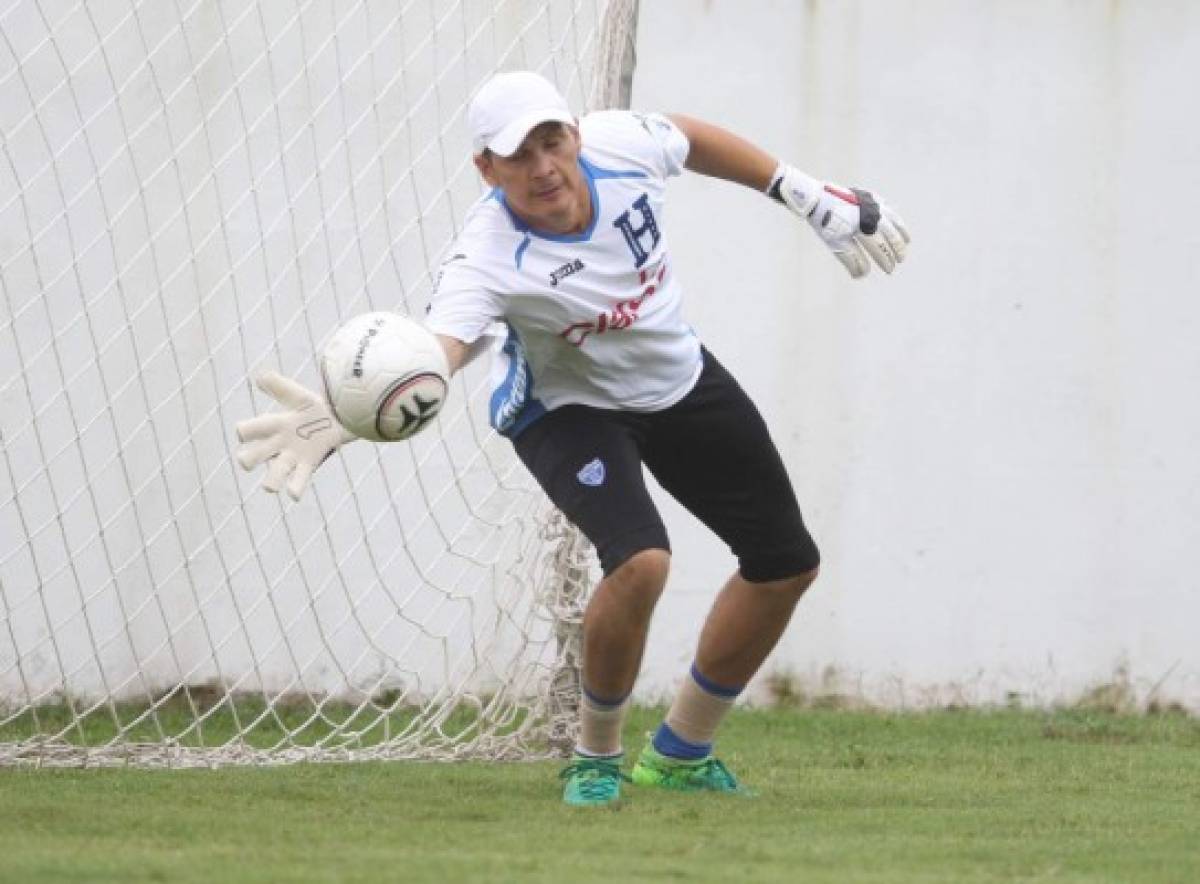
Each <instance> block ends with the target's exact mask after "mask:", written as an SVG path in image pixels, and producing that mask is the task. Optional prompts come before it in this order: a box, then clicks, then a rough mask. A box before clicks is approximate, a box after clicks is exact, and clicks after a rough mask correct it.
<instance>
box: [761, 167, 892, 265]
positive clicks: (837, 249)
mask: <svg viewBox="0 0 1200 884" xmlns="http://www.w3.org/2000/svg"><path fill="white" fill-rule="evenodd" d="M767 195H768V196H770V197H772V198H773V199H776V200H778V201H779V202H781V203H783V204H784V205H785V206H787V207H788V208H789V209H791V210H792V211H793V212H795V213H796V214H797V215H799V216H800V217H801V218H804V219H806V220H807V221H808V223H809V224H811V225H812V227H813V230H815V231H816V232H817V236H819V237H821V241H822V242H824V243H825V245H827V246H828V247H829V250H830V251H831V252H833V254H834V256H835V257H836V258H837V259H838V260H839V261H841V262H842V265H843V266H844V267H845V268H846V270H847V271H849V273H850V275H851V276H852V277H854V278H855V279H858V278H859V277H860V276H866V275H867V272H868V271H869V270H870V269H871V261H872V260H874V262H875V263H876V264H878V265H879V269H880V270H883V271H884V272H885V273H891V272H892V271H893V270H895V269H896V265H897V264H899V263H900V262H901V261H903V260H904V253H905V251H906V250H907V248H908V243H909V241H910V237H909V235H908V229H907V228H905V226H904V222H903V221H901V220H900V216H899V215H897V214H896V213H895V212H893V211H892V210H891V209H890V208H888V207H887V206H886V205H884V204H883V202H882V201H881V200H880V199H879V198H878V197H876V196H875V195H874V194H873V193H871V192H870V191H866V190H859V189H858V188H853V187H850V188H847V187H841V186H840V185H837V184H828V183H822V182H820V181H817V180H816V179H815V178H811V177H809V176H808V175H805V174H804V173H803V172H801V171H800V170H799V169H797V168H795V167H794V166H788V165H783V164H781V165H780V166H779V168H778V169H776V170H775V174H774V175H773V176H772V177H771V185H770V187H768V188H767ZM868 256H870V257H869V258H868Z"/></svg>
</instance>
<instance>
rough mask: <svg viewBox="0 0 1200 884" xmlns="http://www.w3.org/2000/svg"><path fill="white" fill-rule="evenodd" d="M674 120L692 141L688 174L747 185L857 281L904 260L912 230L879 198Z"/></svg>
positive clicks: (723, 134) (730, 136)
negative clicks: (786, 212) (787, 214)
mask: <svg viewBox="0 0 1200 884" xmlns="http://www.w3.org/2000/svg"><path fill="white" fill-rule="evenodd" d="M670 117H671V121H672V122H673V123H675V125H676V126H678V127H679V128H680V130H681V131H682V132H683V134H684V135H686V136H687V138H688V141H689V142H690V145H691V147H690V150H689V153H688V158H687V163H686V166H687V168H688V169H690V170H691V171H693V172H698V173H700V174H701V175H710V176H712V177H714V178H724V179H725V180H727V181H735V182H737V183H738V184H744V185H745V186H746V187H752V188H754V189H755V190H759V191H762V192H764V193H766V194H767V195H768V196H770V197H771V198H772V199H775V200H777V201H778V202H781V203H783V204H784V205H785V206H787V207H788V208H789V209H791V210H792V211H793V212H795V213H796V214H797V215H799V216H800V217H802V218H804V219H805V220H807V221H808V223H809V224H810V225H812V228H813V230H815V231H816V233H817V235H818V236H819V237H820V238H821V241H822V242H824V243H825V245H826V246H828V247H829V250H830V251H832V252H833V254H834V256H835V257H836V258H837V259H838V260H839V261H841V262H842V265H843V266H844V267H845V268H846V270H847V271H848V272H849V274H850V275H851V276H852V277H854V278H855V279H857V278H858V277H860V276H865V275H866V274H867V272H868V271H869V270H870V269H871V262H872V261H874V262H875V263H876V264H877V265H879V268H880V269H881V270H883V271H884V272H886V273H891V272H892V271H893V270H895V269H896V265H898V264H899V263H900V262H901V261H903V260H904V255H905V253H906V251H907V249H908V243H909V240H910V237H909V234H908V229H907V228H906V227H905V226H904V222H903V221H902V220H900V216H899V215H897V214H896V213H895V212H894V211H892V209H891V208H890V207H888V206H887V205H886V204H884V202H883V201H882V200H881V199H879V198H878V197H877V196H876V195H875V194H873V193H871V192H870V191H867V190H862V189H859V188H853V187H841V186H840V185H836V184H830V183H828V182H822V181H818V180H817V179H815V178H813V177H811V176H810V175H807V174H805V173H804V172H801V171H800V170H799V169H797V168H796V167H794V166H790V165H788V164H786V163H780V162H779V161H778V160H776V159H775V158H774V157H772V156H771V155H770V154H768V153H767V152H766V151H764V150H763V149H762V148H760V147H758V146H757V145H754V144H752V143H751V142H749V141H747V140H746V139H744V138H742V137H741V136H739V135H735V134H734V133H732V132H729V131H728V130H726V129H722V128H721V127H720V126H714V125H713V124H711V123H706V122H704V121H703V120H697V119H695V118H693V117H687V116H683V115H682V114H671V115H670Z"/></svg>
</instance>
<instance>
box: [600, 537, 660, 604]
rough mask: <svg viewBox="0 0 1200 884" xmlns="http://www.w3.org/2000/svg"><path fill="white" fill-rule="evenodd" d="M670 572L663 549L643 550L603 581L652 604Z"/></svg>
mask: <svg viewBox="0 0 1200 884" xmlns="http://www.w3.org/2000/svg"><path fill="white" fill-rule="evenodd" d="M670 570H671V554H670V553H669V552H667V551H666V550H665V549H643V550H641V551H639V552H636V553H634V554H633V555H631V556H630V557H629V558H627V559H626V560H625V561H624V562H622V563H621V564H620V565H618V566H617V567H616V568H615V569H613V571H612V573H611V574H609V575H608V576H607V577H605V578H604V580H605V582H606V583H611V584H612V585H613V586H614V587H619V588H620V590H621V591H625V592H629V593H632V594H634V595H636V596H637V597H638V598H640V599H643V600H645V601H649V602H651V603H653V602H655V601H657V600H658V597H659V596H660V595H662V591H663V589H664V588H665V587H666V585H667V574H668V573H669V572H670Z"/></svg>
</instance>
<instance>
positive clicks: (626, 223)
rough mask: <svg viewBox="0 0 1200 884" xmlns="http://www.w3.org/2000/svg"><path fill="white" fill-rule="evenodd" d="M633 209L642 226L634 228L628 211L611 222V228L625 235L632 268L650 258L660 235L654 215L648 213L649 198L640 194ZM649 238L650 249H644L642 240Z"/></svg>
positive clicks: (650, 212)
mask: <svg viewBox="0 0 1200 884" xmlns="http://www.w3.org/2000/svg"><path fill="white" fill-rule="evenodd" d="M633 208H635V209H637V210H638V211H639V212H640V213H641V215H642V226H641V227H634V226H633V222H632V221H630V220H629V210H628V209H626V210H625V211H624V212H622V213H621V214H620V215H619V216H618V217H617V220H615V221H614V222H613V227H616V228H618V229H619V230H620V231H621V233H622V234H624V235H625V242H626V243H628V245H629V249H630V251H632V252H633V266H634V267H641V266H642V265H643V264H645V263H646V259H647V258H649V257H650V252H651V251H652V250H653V249H654V247H655V246H656V245H658V240H659V239H660V234H659V232H658V222H657V221H655V220H654V213H653V212H652V211H650V197H649V196H647V195H646V194H644V193H643V194H642V195H641V196H639V197H638V198H637V199H636V200H634V203H633ZM647 235H648V236H649V237H650V248H648V249H647V248H645V247H643V245H642V238H643V237H645V236H647Z"/></svg>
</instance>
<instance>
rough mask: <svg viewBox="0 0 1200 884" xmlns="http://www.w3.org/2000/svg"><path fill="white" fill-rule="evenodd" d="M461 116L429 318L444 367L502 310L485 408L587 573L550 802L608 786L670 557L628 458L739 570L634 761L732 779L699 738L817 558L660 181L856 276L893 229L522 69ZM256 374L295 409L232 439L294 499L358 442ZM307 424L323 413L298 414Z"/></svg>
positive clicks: (762, 160)
mask: <svg viewBox="0 0 1200 884" xmlns="http://www.w3.org/2000/svg"><path fill="white" fill-rule="evenodd" d="M467 120H468V124H469V126H470V129H471V135H472V138H473V141H474V151H475V155H474V161H475V165H476V167H477V168H478V170H479V172H480V174H481V175H482V176H483V178H484V180H485V181H486V182H487V183H488V184H489V185H490V186H491V187H492V190H491V192H490V193H489V194H488V195H487V196H485V197H484V198H482V199H481V200H480V201H479V202H478V203H477V204H476V205H475V206H474V207H473V209H472V210H471V211H470V213H469V214H468V215H467V217H466V220H465V223H464V226H463V230H462V232H461V234H460V235H459V237H458V239H457V241H456V242H455V244H454V246H453V248H452V249H451V251H450V257H449V258H448V259H447V260H446V262H445V263H444V264H443V266H442V268H441V272H440V274H439V278H438V283H437V285H436V287H435V290H434V293H433V296H432V300H431V303H430V309H429V315H428V318H427V324H428V327H429V328H430V330H432V331H433V332H434V333H435V334H436V335H438V337H439V339H440V341H441V342H442V344H443V346H444V348H445V350H446V354H447V358H448V360H449V363H450V366H451V369H452V370H455V369H457V368H458V367H460V366H462V365H463V364H464V363H465V362H466V361H467V360H468V359H469V358H470V357H471V356H472V355H473V354H474V352H475V351H476V350H478V349H480V347H481V345H482V343H483V342H484V341H486V340H487V339H488V335H489V332H491V331H494V329H495V328H497V327H500V328H503V329H504V338H503V340H502V344H501V346H500V347H499V353H500V356H501V362H500V363H499V368H500V369H501V370H500V371H497V372H496V375H497V379H498V383H497V385H496V387H495V390H494V392H493V395H492V399H491V419H492V423H493V425H494V426H495V427H496V429H497V430H498V431H499V432H501V433H503V434H505V435H507V436H509V437H510V438H511V439H512V442H513V445H514V446H515V448H516V451H517V454H518V455H519V457H520V458H521V460H522V461H523V462H524V464H525V465H526V467H528V469H529V471H530V472H531V473H532V474H533V475H534V476H535V477H536V479H537V481H538V482H539V483H540V484H541V486H542V488H543V489H544V490H545V492H546V494H547V495H548V496H549V497H550V499H551V500H552V501H553V502H554V503H555V505H556V506H557V507H558V508H559V509H561V510H562V512H563V513H564V514H566V516H567V517H568V518H569V519H570V520H571V521H572V522H574V523H575V524H576V525H577V526H578V527H579V528H580V529H581V530H582V531H583V532H584V534H586V535H587V537H588V539H589V540H590V541H591V542H592V543H593V545H594V546H595V548H596V551H597V553H598V554H599V558H600V563H601V566H602V569H603V572H604V577H603V579H602V580H601V581H600V583H599V585H598V586H597V587H596V589H595V591H594V592H593V594H592V596H591V599H590V601H589V603H588V606H587V610H586V613H585V616H584V621H583V702H582V707H581V710H580V725H581V727H580V736H579V742H578V745H577V746H576V751H575V757H574V759H573V760H572V762H571V763H570V764H569V765H568V766H567V768H566V769H565V770H564V771H563V779H564V780H565V785H564V792H563V797H564V800H565V801H566V802H567V803H568V804H572V805H605V804H609V803H611V802H614V801H616V800H617V799H618V798H619V796H620V790H621V785H622V782H623V781H626V780H628V779H630V777H628V776H626V775H625V774H624V773H623V771H622V768H621V762H622V758H623V755H622V744H621V729H622V724H623V721H624V717H625V712H626V709H627V706H628V702H629V696H630V692H631V691H632V689H633V685H634V681H635V679H636V677H637V673H638V668H639V665H640V663H641V659H642V651H643V647H644V645H645V641H646V634H647V630H648V628H649V625H650V618H651V614H652V612H653V610H654V607H655V604H656V603H657V601H658V599H659V596H660V595H661V594H662V591H663V588H664V586H665V585H666V581H667V572H668V569H669V567H670V562H671V551H670V550H671V546H670V541H669V540H668V536H667V531H666V529H665V528H664V526H663V522H662V519H661V517H660V516H659V513H658V511H657V509H656V508H655V506H654V503H653V501H652V500H651V498H650V495H649V494H648V492H647V489H646V485H645V481H644V478H643V466H644V467H646V468H647V469H649V471H650V472H651V473H652V474H653V475H654V477H655V478H656V479H657V480H658V482H659V484H660V485H661V486H662V487H663V488H664V489H665V490H666V491H667V492H668V493H669V494H671V495H672V496H673V497H674V498H675V499H676V500H678V501H679V502H680V503H681V504H682V505H683V506H685V507H687V508H688V510H690V511H691V512H692V513H693V514H695V515H696V517H697V518H699V519H700V520H701V521H702V522H703V523H704V524H705V525H707V526H708V527H709V528H710V529H711V530H712V531H713V533H715V534H716V535H717V536H718V537H719V538H720V539H721V540H722V541H724V542H725V543H726V544H728V545H729V547H730V548H731V550H732V551H733V553H734V555H736V557H737V560H738V570H737V571H736V572H735V573H734V574H733V576H731V577H730V578H729V579H728V581H727V582H726V583H725V585H724V587H723V588H722V589H721V591H720V593H719V594H718V595H717V598H716V600H715V602H714V604H713V606H712V610H711V611H710V612H709V614H708V618H707V620H706V622H705V624H704V627H703V629H702V631H701V634H700V638H699V644H698V647H697V649H696V655H695V658H694V662H693V663H692V665H691V667H690V670H689V672H688V673H687V674H686V676H685V677H684V680H683V684H682V686H681V688H680V690H679V693H678V696H677V697H676V698H675V700H674V702H673V704H672V705H671V707H670V709H669V711H668V712H667V715H666V717H665V719H664V721H663V722H662V724H661V725H660V726H659V728H658V730H657V732H656V733H655V734H654V735H653V739H652V740H651V742H650V744H649V745H648V746H646V747H645V748H644V749H643V750H642V752H641V754H640V756H639V757H638V759H637V762H636V763H635V764H634V766H633V768H632V777H631V779H632V781H633V782H634V783H635V784H644V785H649V786H659V787H665V788H670V789H678V790H684V791H715V792H737V791H740V789H741V787H740V786H739V784H738V781H737V779H736V778H735V777H734V775H733V774H732V773H731V772H730V771H729V770H728V769H727V768H726V767H725V766H724V765H723V764H722V763H721V762H720V761H719V760H717V759H716V757H715V756H714V755H713V743H714V738H715V735H716V732H717V729H718V727H719V725H720V723H721V720H722V718H723V717H724V716H725V714H726V713H727V712H728V711H729V709H730V707H731V706H732V705H733V703H734V701H735V699H736V698H737V696H738V694H739V693H740V692H741V691H742V689H743V688H744V687H745V686H746V684H747V683H748V682H749V681H750V679H751V677H752V676H753V675H754V673H755V672H756V671H757V670H758V668H759V666H760V665H761V664H762V662H763V660H764V659H765V658H766V656H767V654H768V653H770V651H771V649H772V648H774V646H775V644H776V642H777V641H778V640H779V637H780V635H781V634H782V633H783V630H784V628H785V627H786V626H787V623H788V621H789V619H790V618H791V616H792V612H793V609H794V608H795V606H796V603H797V602H798V601H799V599H800V597H801V595H802V594H803V593H804V591H805V590H806V589H807V588H808V587H809V585H810V584H812V582H813V580H814V579H815V578H816V576H817V569H818V563H819V555H818V552H817V547H816V545H815V544H814V543H813V540H812V538H811V537H810V536H809V533H808V531H807V529H806V528H805V526H804V522H803V520H802V519H801V515H800V509H799V506H798V505H797V503H796V499H795V495H794V493H793V491H792V486H791V483H790V481H789V479H788V474H787V471H786V470H785V468H784V465H783V462H782V460H781V459H780V456H779V453H778V452H777V450H776V448H775V445H774V443H773V442H772V441H771V437H770V435H769V433H768V431H767V427H766V424H765V423H764V422H763V419H762V417H761V416H760V415H759V413H758V410H757V409H756V408H755V406H754V404H753V403H752V402H751V401H750V399H749V398H748V397H747V396H746V394H745V393H744V392H743V391H742V389H741V387H739V386H738V383H737V381H735V380H734V378H733V377H732V376H731V375H730V374H729V372H728V371H726V370H725V368H724V367H723V366H722V365H721V364H720V363H719V362H718V361H717V359H716V358H715V357H714V356H713V355H712V354H711V353H710V352H708V351H707V350H706V349H705V348H704V347H703V346H702V345H701V343H700V341H699V340H698V339H697V338H696V335H695V333H694V332H693V331H692V330H691V329H690V328H689V326H688V325H687V323H686V322H685V321H684V318H683V313H682V297H683V291H682V286H681V284H680V282H679V280H678V279H677V278H676V275H675V272H674V269H673V267H672V264H671V254H670V250H669V248H668V242H667V236H666V232H665V230H664V228H663V223H662V219H663V217H664V212H663V210H664V200H665V191H666V183H667V179H668V178H670V177H672V176H674V175H679V174H680V173H681V172H682V171H683V170H684V169H689V170H691V171H693V172H698V173H700V174H703V175H710V176H715V177H718V178H724V179H728V180H730V181H734V182H737V183H739V184H743V185H746V186H748V187H753V188H755V189H757V190H760V191H762V192H763V193H765V194H766V195H768V196H769V197H771V198H772V199H774V200H776V201H778V202H780V203H782V204H783V205H784V206H785V207H786V208H787V209H790V210H791V211H792V212H794V213H795V214H796V215H798V216H799V217H800V218H802V219H804V220H805V221H806V222H807V223H808V224H809V225H811V227H812V228H813V230H814V231H815V232H816V234H817V235H818V236H819V237H820V239H821V240H822V242H824V243H825V244H826V245H827V246H828V247H829V249H830V250H831V251H832V252H833V254H834V256H835V257H836V258H837V259H838V260H839V261H840V262H841V263H842V264H843V265H844V266H845V268H846V270H847V271H849V273H850V275H851V276H852V277H856V278H857V277H861V276H864V275H865V274H866V273H867V272H868V271H869V270H870V268H871V264H872V263H874V264H876V265H878V266H879V267H880V268H881V269H882V270H884V271H885V272H888V273H890V272H892V271H893V270H894V269H895V268H896V266H897V264H899V262H900V261H902V260H903V258H904V253H905V248H906V245H907V242H908V233H907V232H906V230H905V228H904V226H903V224H902V223H901V221H900V220H899V218H897V217H896V215H895V214H893V213H892V212H891V211H890V210H889V209H888V208H887V207H886V206H885V205H884V204H883V203H882V202H881V201H880V200H879V199H878V198H876V197H875V196H874V195H873V194H871V193H869V192H867V191H864V190H856V189H847V188H842V187H837V186H834V185H831V184H826V183H822V182H819V181H817V180H814V179H813V178H811V177H809V176H808V175H806V174H804V173H803V172H800V171H799V170H797V169H796V168H794V167H792V166H789V165H786V164H783V163H779V162H777V161H776V160H775V159H773V158H772V157H771V156H769V155H768V154H767V153H765V152H764V151H762V150H760V149H759V148H757V147H755V146H754V145H752V144H750V143H748V142H746V141H744V140H743V139H741V138H739V137H738V136H736V135H733V134H732V133H729V132H727V131H725V130H723V129H720V128H718V127H716V126H713V125H710V124H708V123H704V122H700V121H699V120H695V119H691V118H689V117H684V116H675V115H671V116H663V115H659V114H638V113H631V112H626V111H603V112H599V113H593V114H589V115H587V116H585V117H584V118H583V119H581V120H576V119H575V117H574V116H573V115H572V114H571V112H570V110H569V109H568V107H567V104H566V102H565V100H564V99H563V98H562V96H561V95H560V94H559V93H558V91H557V90H556V89H555V88H554V86H553V85H551V84H550V83H549V82H548V81H546V80H545V79H543V78H542V77H540V76H538V75H536V74H532V73H528V72H516V73H507V74H500V75H497V76H495V77H492V78H491V79H490V80H488V81H487V82H486V83H485V84H484V85H483V86H482V87H481V88H480V89H479V91H478V92H477V93H476V95H475V97H474V98H473V100H472V102H471V104H470V106H469V108H468V114H467ZM731 294H732V295H733V296H734V297H747V296H749V295H748V293H744V292H735V293H731ZM497 323H500V324H501V325H499V326H497ZM262 383H263V386H264V389H266V390H267V391H268V392H270V393H272V394H273V395H275V396H276V397H277V398H279V399H280V400H281V401H283V403H284V404H285V405H287V406H288V407H289V408H290V409H292V411H290V412H288V413H285V415H283V416H282V417H276V418H275V419H274V420H272V421H271V422H270V426H269V427H267V425H266V424H264V423H263V422H264V420H267V419H264V418H257V419H255V420H254V421H251V422H247V424H246V425H243V426H242V427H240V428H239V434H240V435H241V436H242V438H243V441H244V442H249V443H250V444H248V445H247V446H246V447H245V448H243V449H242V451H241V454H240V460H241V461H242V465H243V466H245V467H247V468H251V467H253V466H255V465H256V464H257V463H260V462H262V461H263V460H270V463H269V464H268V470H267V478H266V481H265V483H264V484H265V486H266V487H267V488H268V490H277V489H278V488H279V487H281V486H282V485H283V484H284V482H287V484H288V490H289V492H290V493H291V494H292V495H293V496H294V497H298V496H299V494H300V493H301V492H302V491H303V488H304V485H305V483H306V482H307V480H308V477H309V475H311V473H312V471H313V470H314V469H315V468H316V467H317V466H318V465H319V464H320V463H321V461H322V460H323V459H324V458H325V457H327V456H328V455H329V454H330V453H331V451H332V450H333V449H335V448H336V447H337V446H338V445H340V444H342V443H343V442H345V441H347V440H348V439H349V438H353V437H351V436H349V435H348V434H347V433H346V432H345V431H343V430H341V429H340V428H339V427H337V426H336V425H334V424H332V423H331V422H328V421H325V422H324V423H321V419H323V418H327V417H328V411H327V410H326V406H325V404H324V403H323V402H322V401H321V399H320V397H318V396H316V395H315V394H313V393H310V392H308V391H306V390H304V389H303V388H301V387H299V386H298V385H296V384H295V383H294V382H292V381H288V380H285V379H283V378H280V377H278V376H271V377H268V378H266V379H264V381H263V382H262ZM314 419H316V420H317V423H314ZM318 424H319V425H320V426H324V427H327V429H324V430H321V431H318V432H314V431H313V428H314V427H315V426H318Z"/></svg>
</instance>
